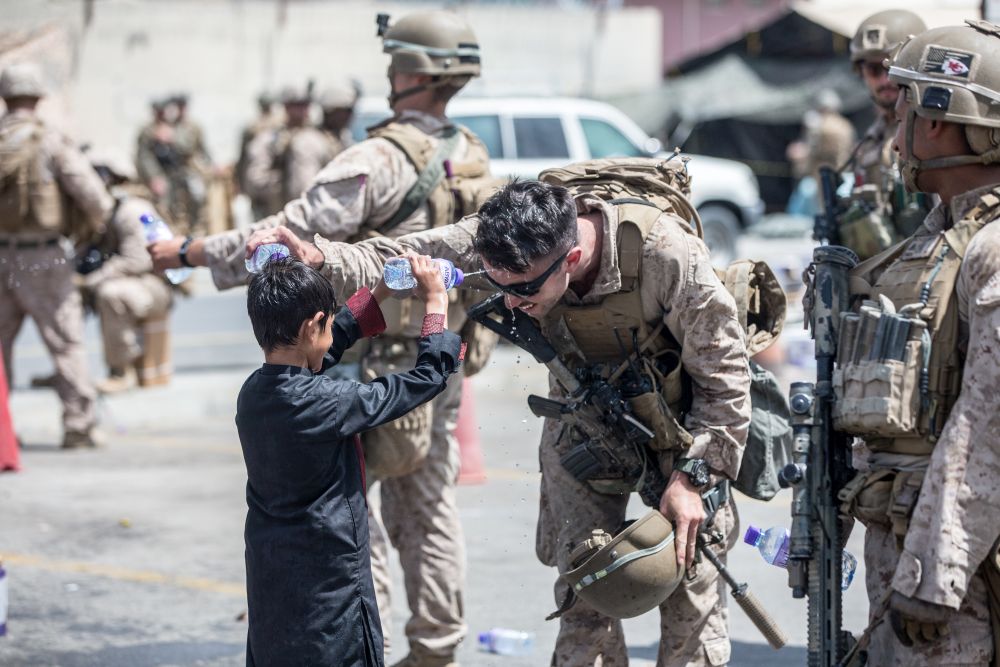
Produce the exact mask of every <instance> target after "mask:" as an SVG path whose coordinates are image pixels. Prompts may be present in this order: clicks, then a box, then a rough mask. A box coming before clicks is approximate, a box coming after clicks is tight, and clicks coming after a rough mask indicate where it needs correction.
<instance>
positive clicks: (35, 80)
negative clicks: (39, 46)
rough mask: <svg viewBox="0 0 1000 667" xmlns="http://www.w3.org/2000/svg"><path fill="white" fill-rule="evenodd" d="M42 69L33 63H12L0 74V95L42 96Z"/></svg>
mask: <svg viewBox="0 0 1000 667" xmlns="http://www.w3.org/2000/svg"><path fill="white" fill-rule="evenodd" d="M44 96H45V84H44V83H43V82H42V70H41V69H40V68H39V67H38V65H35V64H34V63H14V64H12V65H8V66H7V67H5V68H4V71H3V74H0V97H2V98H4V99H10V98H14V97H44Z"/></svg>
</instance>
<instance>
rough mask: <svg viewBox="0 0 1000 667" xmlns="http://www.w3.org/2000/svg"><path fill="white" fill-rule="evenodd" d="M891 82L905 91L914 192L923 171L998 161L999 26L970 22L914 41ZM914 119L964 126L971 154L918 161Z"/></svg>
mask: <svg viewBox="0 0 1000 667" xmlns="http://www.w3.org/2000/svg"><path fill="white" fill-rule="evenodd" d="M889 80H890V81H892V82H893V83H896V84H898V85H899V86H900V87H901V88H903V89H904V90H905V93H906V101H907V103H908V107H909V114H910V116H911V117H910V118H909V119H908V120H907V136H906V142H907V151H906V153H907V155H909V158H907V159H906V160H904V161H903V162H902V169H903V179H904V183H905V184H906V185H907V187H908V188H912V189H913V190H916V188H917V186H916V175H917V172H918V171H919V170H921V169H940V168H946V167H955V166H959V165H963V164H994V163H998V162H1000V26H997V25H994V24H992V23H989V22H987V21H982V20H970V21H966V22H965V25H961V26H948V27H944V28H934V29H933V30H927V31H925V32H923V33H921V34H919V35H917V36H915V37H912V38H910V39H909V40H907V41H906V42H905V43H903V45H902V46H901V47H900V48H899V50H898V51H897V52H896V54H895V55H894V56H893V58H892V60H891V62H890V64H889ZM914 115H917V116H922V117H924V118H929V119H932V120H940V121H947V122H952V123H958V124H961V125H964V126H965V135H966V139H967V140H968V142H969V146H970V147H971V148H972V152H973V154H972V155H953V156H948V157H941V158H935V159H931V160H918V159H916V158H914V157H913V132H914V123H913V116H914ZM907 172H909V173H907Z"/></svg>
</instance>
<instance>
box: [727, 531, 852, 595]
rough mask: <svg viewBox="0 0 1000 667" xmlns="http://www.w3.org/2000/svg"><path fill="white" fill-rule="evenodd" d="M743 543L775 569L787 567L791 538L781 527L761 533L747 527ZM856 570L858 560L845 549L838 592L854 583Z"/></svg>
mask: <svg viewBox="0 0 1000 667" xmlns="http://www.w3.org/2000/svg"><path fill="white" fill-rule="evenodd" d="M743 541H744V542H746V543H747V544H749V545H750V546H752V547H757V550H758V551H759V552H760V555H761V556H763V558H764V560H765V561H767V562H768V563H770V564H771V565H774V566H775V567H787V566H788V544H789V542H790V541H791V536H790V535H789V534H788V530H786V529H785V528H784V527H782V526H774V527H772V528H768V529H767V530H764V531H762V530H761V529H760V528H758V527H757V526H753V525H751V526H748V527H747V532H746V534H745V535H743ZM857 568H858V559H857V558H855V557H854V554H852V553H851V552H850V551H848V550H847V549H844V551H843V555H842V556H841V569H840V590H842V591H846V590H847V589H848V588H849V587H850V586H851V582H852V581H854V572H855V570H857Z"/></svg>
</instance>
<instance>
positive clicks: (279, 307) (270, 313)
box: [247, 257, 337, 352]
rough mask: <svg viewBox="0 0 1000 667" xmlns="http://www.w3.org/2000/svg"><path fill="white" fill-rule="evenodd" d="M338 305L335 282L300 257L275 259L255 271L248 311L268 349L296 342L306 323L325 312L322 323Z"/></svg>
mask: <svg viewBox="0 0 1000 667" xmlns="http://www.w3.org/2000/svg"><path fill="white" fill-rule="evenodd" d="M336 307H337V297H336V295H335V294H334V291H333V286H332V285H331V284H330V283H329V282H328V281H327V280H326V278H324V277H323V276H322V275H320V273H319V272H318V271H316V270H315V269H313V268H312V267H309V266H306V265H305V264H303V263H302V262H300V261H299V260H297V259H293V258H291V257H286V258H282V259H274V260H271V261H269V262H267V264H265V265H264V268H263V269H262V270H261V272H260V273H256V274H254V276H253V278H251V279H250V287H249V288H248V289H247V314H248V315H250V324H251V325H253V335H254V336H256V337H257V344H258V345H260V346H261V348H262V349H263V350H264V351H265V352H270V351H272V350H274V349H275V348H278V347H284V346H288V345H295V343H297V342H298V339H299V328H300V327H301V326H302V323H303V322H304V321H306V320H308V319H310V318H312V316H313V315H315V314H316V313H318V312H322V313H323V314H324V315H323V319H322V320H321V321H320V326H326V320H327V318H328V317H330V316H331V315H332V314H333V311H334V309H335V308H336Z"/></svg>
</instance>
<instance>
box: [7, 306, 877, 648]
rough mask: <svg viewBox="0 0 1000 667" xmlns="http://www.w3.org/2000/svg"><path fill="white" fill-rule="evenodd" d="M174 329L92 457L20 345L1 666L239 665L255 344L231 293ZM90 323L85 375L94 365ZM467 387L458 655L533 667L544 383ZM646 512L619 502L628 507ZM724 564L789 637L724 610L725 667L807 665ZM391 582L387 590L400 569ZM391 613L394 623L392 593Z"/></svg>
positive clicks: (631, 629) (794, 628) (744, 507)
mask: <svg viewBox="0 0 1000 667" xmlns="http://www.w3.org/2000/svg"><path fill="white" fill-rule="evenodd" d="M173 321H174V349H175V357H176V367H177V374H176V376H175V378H174V381H173V382H172V383H171V385H170V386H168V387H163V388H156V389H150V390H145V391H141V392H136V393H132V394H128V395H124V396H119V397H114V398H112V399H107V400H105V401H103V402H102V405H101V414H102V419H103V424H104V428H105V432H106V437H107V446H106V447H104V448H102V449H100V450H98V451H93V452H69V453H64V452H60V451H58V450H57V449H56V445H57V443H58V441H59V427H58V419H57V416H58V404H57V402H56V400H55V397H54V395H53V394H51V393H50V392H46V391H31V390H28V389H26V388H25V387H26V384H27V382H28V379H29V378H30V376H31V375H34V374H37V373H44V372H47V371H48V369H49V368H50V365H49V363H48V360H47V358H46V357H45V354H44V350H43V349H42V348H41V347H40V345H39V343H38V339H37V337H36V336H35V335H34V331H33V330H31V329H30V328H26V330H25V331H24V332H23V333H22V336H21V338H20V339H19V340H18V344H17V348H16V351H15V355H16V362H15V371H16V373H17V379H16V381H15V391H14V394H13V399H12V402H13V406H12V407H13V413H14V418H15V424H16V427H17V430H18V432H19V433H20V434H21V436H22V438H23V439H24V442H25V449H24V451H23V464H24V470H23V472H21V473H17V474H6V475H2V476H0V508H2V511H0V555H2V557H3V560H4V566H5V567H6V568H7V570H8V573H9V579H10V620H9V634H8V636H7V637H4V638H0V665H11V666H20V665H32V666H35V665H40V666H41V665H45V666H47V665H59V666H64V667H84V666H90V665H93V666H100V667H145V666H150V667H151V666H154V665H157V666H159V665H211V666H223V665H226V666H230V665H241V664H243V661H244V652H243V649H244V641H245V634H246V625H245V622H244V620H243V618H244V613H245V609H246V602H245V592H244V582H243V560H242V558H243V546H242V530H243V519H244V513H245V504H244V498H243V494H244V484H245V473H244V468H243V463H242V457H241V455H240V449H239V443H238V441H237V438H236V432H235V427H234V425H233V413H234V403H235V397H236V394H237V392H238V390H239V387H240V385H241V383H242V381H243V379H244V378H245V377H246V375H247V374H248V373H249V372H250V371H251V370H252V369H253V367H254V365H255V364H256V363H257V361H258V359H259V351H258V350H257V349H256V346H255V345H254V343H253V339H252V335H251V334H250V332H249V328H248V326H247V320H246V315H245V312H244V301H243V298H242V295H241V294H240V293H239V292H233V293H227V294H223V295H216V294H207V293H206V294H204V295H201V296H198V297H195V298H192V299H189V300H186V301H184V302H182V303H181V304H180V306H179V307H178V308H177V310H176V311H175V314H174V320H173ZM90 326H91V328H90V329H89V330H88V345H89V349H90V350H91V351H92V355H91V359H92V368H94V369H99V368H101V366H100V363H99V361H100V360H99V358H98V357H97V356H96V353H97V350H98V347H97V338H96V329H95V328H94V326H93V322H91V323H90ZM95 372H96V371H95ZM473 382H474V389H475V393H476V397H477V412H478V418H479V427H478V435H479V439H480V443H481V449H482V451H483V453H484V456H485V460H486V472H487V475H488V481H487V483H485V484H483V485H477V486H464V487H462V488H461V489H460V494H459V500H460V506H461V511H462V519H463V522H464V525H465V529H466V541H467V543H468V552H469V577H468V599H467V615H468V620H469V626H470V640H469V641H468V642H466V644H464V645H463V647H462V649H461V652H460V659H461V662H462V664H465V665H500V666H504V665H510V666H528V665H546V664H548V652H549V650H550V648H551V645H552V641H553V638H554V635H555V630H556V626H555V625H554V624H553V623H551V622H550V623H546V622H545V621H544V620H543V619H544V617H545V615H546V614H547V613H548V612H549V611H551V610H552V608H553V600H552V581H553V574H552V572H551V571H549V570H548V569H547V568H544V567H542V566H541V565H539V564H538V562H537V561H536V559H535V557H534V550H533V543H534V532H535V515H536V511H537V502H538V474H537V448H536V444H535V443H536V442H537V433H538V429H539V423H538V421H537V420H535V419H534V418H533V417H531V415H530V414H529V413H528V412H527V410H526V408H525V396H526V395H527V394H528V393H531V392H532V391H541V390H542V389H543V388H544V374H543V372H542V371H541V369H540V368H538V367H537V366H536V365H535V364H534V363H533V362H530V363H529V361H527V360H524V359H521V358H520V357H519V355H517V354H516V353H515V351H514V350H512V349H509V348H508V349H503V350H501V351H500V352H499V353H498V355H497V357H496V359H495V363H494V364H493V365H492V366H491V367H490V369H488V370H487V371H484V372H483V373H482V374H481V375H480V376H479V377H477V378H476V379H475V380H474V381H473ZM642 511H643V508H642V507H641V506H634V507H633V508H632V514H634V515H640V514H641V513H642ZM740 513H741V515H742V520H743V524H744V525H745V524H747V523H748V522H753V523H757V524H758V525H763V526H765V527H766V526H771V525H777V524H784V525H787V524H788V496H787V494H786V493H783V494H781V495H779V497H778V498H776V499H775V500H774V501H772V502H771V503H767V504H765V503H755V502H751V501H749V500H746V499H743V500H742V502H741V503H740ZM860 539H861V535H860V531H856V533H855V535H854V536H852V540H851V544H850V545H849V548H850V549H851V550H852V551H853V552H854V553H855V554H860V552H861V544H860ZM731 561H732V562H731V566H732V570H733V571H734V573H735V574H736V575H737V577H738V578H739V579H741V580H745V581H750V583H751V586H752V587H753V589H754V590H755V591H756V593H757V595H758V596H759V597H760V598H761V599H762V600H763V601H764V602H765V604H766V606H768V608H770V609H771V611H772V613H773V614H774V615H775V617H776V618H777V619H778V620H779V622H780V624H781V625H782V626H783V627H784V628H785V630H786V631H787V632H788V634H789V635H790V636H791V637H792V643H793V646H791V647H790V648H786V649H784V650H782V651H780V652H774V651H772V650H771V649H770V648H768V647H767V645H766V644H765V643H764V641H763V639H762V638H761V637H760V636H759V635H758V633H757V632H756V630H755V629H754V628H753V626H752V625H751V624H750V623H749V621H747V619H746V618H745V617H744V616H743V614H742V612H741V611H739V609H735V608H734V610H733V611H732V621H731V627H732V636H733V640H734V642H733V643H734V646H733V660H732V663H731V664H733V665H738V666H749V665H801V664H804V662H805V650H804V648H802V646H803V645H804V643H805V623H804V617H805V604H804V602H803V601H800V600H793V599H792V598H791V595H790V593H789V590H788V588H787V586H786V582H785V575H784V572H783V571H781V570H778V569H776V568H773V567H772V566H769V565H767V564H766V563H764V562H763V561H762V560H761V559H760V557H759V556H758V555H757V554H756V553H755V552H754V551H753V550H751V549H750V547H747V546H744V545H737V547H736V548H735V550H734V551H733V553H732V559H731ZM395 578H396V581H397V589H398V590H401V589H402V586H401V579H400V576H399V572H398V568H396V572H395ZM858 579H862V580H863V573H862V572H859V574H858ZM393 610H394V618H395V624H396V627H397V628H402V627H403V624H404V622H405V601H404V600H403V598H402V596H401V595H397V596H396V598H395V599H394V600H393ZM866 610H867V604H866V602H865V599H864V593H863V590H862V586H861V585H860V584H859V583H855V585H854V586H853V587H852V588H851V590H850V591H848V594H847V605H846V612H845V618H846V619H847V622H846V624H847V625H848V627H850V628H852V629H855V630H857V629H859V628H860V627H861V626H862V625H863V622H864V618H865V615H866ZM494 626H499V627H510V628H518V629H523V630H529V631H531V632H534V633H535V634H536V636H537V646H536V649H535V651H534V653H533V655H531V656H529V657H526V658H501V657H497V656H489V655H486V654H482V653H479V652H477V651H476V646H475V642H474V639H475V633H477V632H479V631H483V630H486V629H489V628H490V627H494ZM626 633H627V636H628V640H629V651H630V655H631V657H632V664H634V665H652V664H653V663H654V661H655V657H656V642H657V633H658V619H657V618H656V617H655V616H654V615H651V614H647V615H646V616H643V617H640V618H638V619H634V620H632V621H629V622H627V624H626ZM395 645H396V647H397V648H396V650H394V651H393V653H392V654H391V655H390V656H389V659H390V660H396V659H399V658H400V657H402V655H403V654H404V652H405V651H404V650H403V649H404V642H403V641H402V640H400V639H399V638H398V637H397V641H396V644H395Z"/></svg>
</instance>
